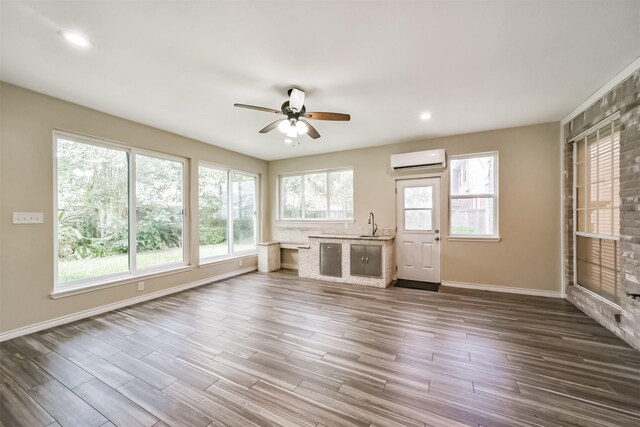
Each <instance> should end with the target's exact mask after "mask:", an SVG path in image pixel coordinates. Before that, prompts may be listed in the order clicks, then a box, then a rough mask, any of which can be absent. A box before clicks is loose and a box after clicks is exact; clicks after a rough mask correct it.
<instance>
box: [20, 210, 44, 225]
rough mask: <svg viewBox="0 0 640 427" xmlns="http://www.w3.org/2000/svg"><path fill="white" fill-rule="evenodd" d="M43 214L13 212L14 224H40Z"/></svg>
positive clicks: (42, 220)
mask: <svg viewBox="0 0 640 427" xmlns="http://www.w3.org/2000/svg"><path fill="white" fill-rule="evenodd" d="M43 222H44V214H43V213H42V212H14V213H13V223H14V224H42V223H43Z"/></svg>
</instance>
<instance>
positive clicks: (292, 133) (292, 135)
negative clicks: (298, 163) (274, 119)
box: [287, 126, 298, 138]
mask: <svg viewBox="0 0 640 427" xmlns="http://www.w3.org/2000/svg"><path fill="white" fill-rule="evenodd" d="M287 136H288V137H289V138H297V137H298V132H296V128H295V127H293V126H291V127H290V128H289V132H287Z"/></svg>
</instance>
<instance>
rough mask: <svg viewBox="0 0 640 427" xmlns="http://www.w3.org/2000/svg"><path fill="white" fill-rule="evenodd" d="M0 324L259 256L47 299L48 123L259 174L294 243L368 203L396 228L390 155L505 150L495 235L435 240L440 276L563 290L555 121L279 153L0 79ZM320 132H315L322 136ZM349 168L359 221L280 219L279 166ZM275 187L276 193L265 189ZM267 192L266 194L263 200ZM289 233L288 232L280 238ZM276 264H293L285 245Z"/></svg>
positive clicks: (273, 232) (50, 252)
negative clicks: (258, 155) (256, 151)
mask: <svg viewBox="0 0 640 427" xmlns="http://www.w3.org/2000/svg"><path fill="white" fill-rule="evenodd" d="M0 120H1V122H0V189H1V194H0V202H1V217H0V333H2V332H6V331H11V330H14V329H17V328H21V327H25V326H29V325H33V324H36V323H39V322H43V321H47V320H51V319H55V318H58V317H62V316H66V315H71V314H74V313H78V312H82V311H85V310H89V309H93V308H97V307H100V306H103V305H107V304H112V303H117V302H120V301H124V300H127V299H130V298H135V297H139V296H142V295H145V294H147V293H151V292H155V291H162V290H166V289H169V288H171V287H175V286H179V285H183V284H188V283H192V282H196V281H199V280H203V279H206V278H209V277H214V276H217V275H221V274H225V273H229V272H233V271H235V270H239V269H242V268H245V267H247V266H254V265H256V264H257V262H256V259H255V257H251V258H249V259H245V260H244V265H243V266H242V267H240V266H239V265H238V262H237V261H232V262H228V263H223V264H218V265H213V266H209V267H203V268H198V267H196V268H194V269H193V270H191V271H188V272H184V273H179V274H174V275H169V276H164V277H159V278H154V279H147V280H145V291H144V292H137V291H136V284H135V283H133V282H132V283H129V284H125V285H122V286H116V287H112V288H108V289H102V290H97V291H92V292H88V293H84V294H80V295H75V296H69V297H65V298H61V299H56V300H53V299H51V298H50V293H51V291H52V290H53V263H54V248H53V220H54V218H55V216H54V213H53V158H52V156H53V147H52V130H54V129H61V130H67V131H70V132H76V133H80V134H86V135H91V136H96V137H100V138H105V139H111V140H114V141H119V142H122V143H124V144H127V145H130V146H134V147H139V148H143V149H148V150H152V151H157V152H162V153H167V154H172V155H176V156H181V157H184V158H187V159H188V163H189V164H190V181H191V182H192V183H195V182H197V169H196V166H197V164H198V162H199V161H200V160H204V161H209V162H214V163H219V164H226V165H229V166H230V167H233V168H237V169H242V170H246V171H252V172H256V173H258V174H260V177H261V179H260V184H261V185H260V204H261V206H262V207H264V209H263V210H262V214H261V217H260V223H261V232H262V236H263V237H264V240H267V238H271V237H277V238H278V239H280V240H290V241H299V240H300V236H306V235H307V234H308V233H309V232H312V231H314V232H315V231H321V232H322V231H343V232H349V233H350V232H354V231H355V232H360V231H361V230H364V229H366V227H367V225H366V221H367V215H368V213H369V211H373V212H375V214H376V222H377V223H378V225H379V227H380V229H381V230H383V231H384V230H385V229H386V231H388V232H391V231H392V229H393V228H394V227H395V195H394V187H395V178H396V177H398V176H406V175H414V174H423V173H424V172H415V171H414V172H403V173H396V172H393V171H391V170H390V168H389V156H390V155H391V154H394V153H402V152H410V151H417V150H426V149H432V148H441V147H443V148H446V149H447V153H448V154H449V155H455V154H465V153H474V152H483V151H495V150H497V151H499V153H500V164H499V165H500V234H501V237H502V241H501V242H499V243H480V242H451V241H447V240H446V239H445V240H444V241H443V242H442V279H443V280H445V281H456V282H467V283H481V284H491V285H500V286H515V287H521V288H531V289H540V290H552V291H558V290H559V289H560V238H559V233H560V224H559V217H560V216H559V203H560V194H559V191H560V163H559V162H560V156H559V147H558V141H559V124H558V123H549V124H542V125H536V126H528V127H521V128H513V129H504V130H497V131H491V132H482V133H476V134H469V135H460V136H454V137H447V138H439V139H433V140H426V141H417V142H407V143H400V144H393V145H387V146H382V147H373V148H367V149H361V150H353V151H344V152H339V153H331V154H324V155H317V156H309V157H301V158H296V159H287V160H280V161H274V162H269V163H267V162H265V161H262V160H259V159H255V158H252V157H248V156H245V155H242V154H238V153H234V152H231V151H228V150H224V149H221V148H218V147H214V146H211V145H208V144H205V143H202V142H198V141H194V140H191V139H188V138H184V137H181V136H179V135H175V134H171V133H168V132H164V131H161V130H158V129H154V128H151V127H148V126H144V125H141V124H138V123H134V122H131V121H127V120H124V119H120V118H117V117H114V116H110V115H107V114H104V113H100V112H98V111H95V110H91V109H88V108H85V107H82V106H79V105H75V104H71V103H68V102H65V101H62V100H59V99H56V98H52V97H48V96H45V95H42V94H38V93H36V92H32V91H29V90H26V89H22V88H19V87H16V86H12V85H9V84H6V83H0ZM321 142H322V141H320V143H321ZM348 166H350V167H353V168H354V179H355V183H354V184H355V191H354V193H355V195H354V199H355V200H354V202H355V221H354V223H352V224H348V229H346V230H345V228H344V226H343V225H342V224H340V225H336V224H330V225H318V224H312V225H311V226H309V224H291V223H283V222H280V221H277V220H276V218H277V217H276V209H277V203H276V202H275V195H276V194H277V192H276V181H277V176H278V174H280V173H285V172H295V171H304V170H313V169H322V168H336V167H348ZM442 183H443V188H442V189H443V191H442V195H443V197H442V207H443V214H442V223H441V228H442V230H443V231H444V230H447V229H448V224H447V214H446V212H447V205H448V200H447V198H446V196H447V188H448V176H447V174H446V173H444V174H443V175H442ZM270 195H271V196H270ZM271 197H273V198H274V199H273V200H270V199H271ZM188 206H189V210H190V219H191V228H190V234H189V237H190V262H191V264H193V265H197V263H198V262H197V261H198V254H197V241H198V239H197V232H198V229H197V216H196V213H197V189H196V188H195V187H194V186H191V188H190V191H189V204H188ZM14 211H26V212H44V218H45V220H44V224H38V225H22V226H17V225H13V224H12V223H11V219H12V212H14ZM286 236H294V237H292V238H291V239H286V238H285V237H286ZM284 255H285V258H284V259H283V262H286V263H288V264H291V263H295V262H296V261H297V257H296V256H295V254H294V253H289V252H286V253H285V254H284Z"/></svg>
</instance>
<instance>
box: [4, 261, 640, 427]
mask: <svg viewBox="0 0 640 427" xmlns="http://www.w3.org/2000/svg"><path fill="white" fill-rule="evenodd" d="M0 357H1V364H0V399H1V406H0V424H1V425H2V426H10V427H16V426H57V425H62V426H82V427H89V426H113V425H117V426H166V425H170V426H221V425H230V426H266V425H289V426H333V425H341V426H342V425H345V426H369V425H371V426H373V425H375V426H425V425H433V426H510V427H512V426H531V425H536V426H554V425H562V426H576V425H579V426H638V425H640V353H639V352H637V351H636V350H634V349H632V348H631V347H629V346H628V345H626V344H625V343H623V342H622V341H621V340H619V339H618V338H617V337H615V336H613V335H612V334H611V333H609V332H608V331H607V330H605V329H604V328H602V327H601V326H599V325H597V324H596V323H595V322H594V321H592V320H591V319H589V318H588V317H587V316H585V315H584V314H582V313H581V312H580V311H578V310H577V309H576V308H574V307H573V306H571V305H570V304H569V303H567V302H565V301H562V300H558V299H551V298H540V297H527V296H515V295H505V294H494V293H488V292H477V291H456V292H453V291H449V292H448V293H444V292H440V293H432V292H424V291H420V290H412V289H400V288H388V289H375V288H366V287H359V286H353V285H339V284H330V283H320V282H314V281H309V280H304V279H300V278H298V277H297V275H295V274H294V273H293V272H286V271H280V272H276V273H272V274H268V275H267V274H259V273H251V274H246V275H243V276H239V277H236V278H233V279H229V280H224V281H221V282H218V283H214V284H211V285H207V286H202V287H200V288H196V289H192V290H189V291H185V292H182V293H179V294H174V295H171V296H167V297H164V298H161V299H157V300H154V301H150V302H147V303H143V304H139V305H136V306H132V307H128V308H124V309H121V310H116V311H114V312H110V313H107V314H104V315H100V316H95V317H92V318H90V319H85V320H82V321H78V322H75V323H73V324H69V325H64V326H60V327H56V328H53V329H49V330H46V331H42V332H39V333H35V334H32V335H29V336H25V337H21V338H17V339H14V340H11V341H7V342H5V343H2V344H0Z"/></svg>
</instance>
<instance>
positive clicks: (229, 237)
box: [199, 164, 258, 260]
mask: <svg viewBox="0 0 640 427" xmlns="http://www.w3.org/2000/svg"><path fill="white" fill-rule="evenodd" d="M257 189H258V179H257V177H256V176H255V175H252V174H249V173H245V172H235V171H232V170H228V169H223V168H220V167H216V166H212V165H206V164H202V165H200V169H199V214H200V215H199V217H200V259H201V260H209V259H215V258H220V257H228V256H232V255H238V254H243V253H249V252H253V251H255V250H256V237H257Z"/></svg>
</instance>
